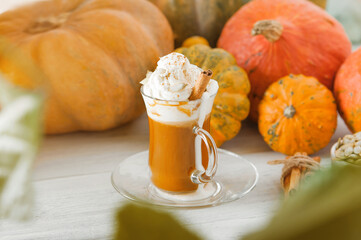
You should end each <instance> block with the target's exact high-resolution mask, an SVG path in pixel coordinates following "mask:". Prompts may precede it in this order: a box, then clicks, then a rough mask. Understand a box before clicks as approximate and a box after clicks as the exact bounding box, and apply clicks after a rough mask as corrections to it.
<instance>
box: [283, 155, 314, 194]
mask: <svg viewBox="0 0 361 240" xmlns="http://www.w3.org/2000/svg"><path fill="white" fill-rule="evenodd" d="M295 155H300V156H306V157H308V156H307V153H305V152H303V153H296V154H295ZM289 158H290V157H287V158H286V159H289ZM312 159H313V160H314V161H316V162H318V163H320V161H321V158H320V157H313V158H312ZM308 171H309V169H307V168H305V167H293V168H292V170H291V173H290V174H289V176H287V177H285V179H284V190H285V195H286V196H287V195H292V194H293V193H294V192H296V189H297V187H298V184H299V183H300V181H301V179H302V177H304V175H305V174H306V173H307V172H308ZM287 178H288V179H287Z"/></svg>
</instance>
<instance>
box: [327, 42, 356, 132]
mask: <svg viewBox="0 0 361 240" xmlns="http://www.w3.org/2000/svg"><path fill="white" fill-rule="evenodd" d="M334 94H335V97H336V99H337V104H338V109H339V112H340V114H341V116H342V118H343V119H344V120H345V123H346V124H347V126H348V127H349V129H350V130H351V131H352V132H354V133H355V132H359V131H361V48H359V49H358V50H356V51H355V52H354V53H352V54H351V55H350V56H349V57H348V58H347V59H346V61H345V62H344V64H342V66H341V68H340V70H339V71H338V73H337V76H336V80H335V86H334Z"/></svg>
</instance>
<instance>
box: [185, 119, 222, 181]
mask: <svg viewBox="0 0 361 240" xmlns="http://www.w3.org/2000/svg"><path fill="white" fill-rule="evenodd" d="M193 133H194V134H196V135H197V136H199V137H201V139H202V141H203V142H204V144H205V145H206V148H207V152H208V167H207V169H206V171H201V170H198V169H196V170H195V171H194V172H193V173H192V175H191V180H192V182H193V183H196V184H202V183H208V182H211V181H212V180H213V177H214V175H215V174H216V171H217V167H218V150H217V145H216V143H215V141H214V140H213V138H212V136H211V135H210V134H209V133H208V132H207V131H206V130H204V129H202V128H200V127H197V126H195V127H194V128H193Z"/></svg>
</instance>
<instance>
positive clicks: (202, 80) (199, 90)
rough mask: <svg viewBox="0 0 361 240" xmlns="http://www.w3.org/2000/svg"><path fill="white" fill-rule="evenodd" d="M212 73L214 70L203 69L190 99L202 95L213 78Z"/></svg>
mask: <svg viewBox="0 0 361 240" xmlns="http://www.w3.org/2000/svg"><path fill="white" fill-rule="evenodd" d="M212 75H213V72H212V71H211V70H209V69H208V70H207V71H203V72H202V73H201V75H199V78H198V79H197V81H196V84H195V86H194V88H193V91H192V94H191V96H190V97H189V100H196V99H200V98H201V97H202V95H203V93H204V91H205V90H206V88H207V85H208V83H209V81H210V80H211V77H212Z"/></svg>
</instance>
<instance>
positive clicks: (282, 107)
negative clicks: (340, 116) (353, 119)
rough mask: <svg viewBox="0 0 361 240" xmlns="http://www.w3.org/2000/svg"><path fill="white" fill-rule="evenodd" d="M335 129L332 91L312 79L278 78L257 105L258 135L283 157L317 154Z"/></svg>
mask: <svg viewBox="0 0 361 240" xmlns="http://www.w3.org/2000/svg"><path fill="white" fill-rule="evenodd" d="M336 126H337V109H336V103H335V99H334V97H333V95H332V92H331V91H330V90H328V89H327V88H326V87H325V86H324V85H322V84H321V83H320V82H319V81H318V80H317V79H315V78H313V77H305V76H303V75H297V76H295V75H289V76H287V77H284V78H281V79H280V80H279V81H278V82H275V83H273V84H272V85H271V86H270V87H269V88H268V89H267V91H266V92H265V95H264V98H263V99H262V101H261V103H260V105H259V120H258V127H259V131H260V133H261V134H262V136H263V138H264V140H265V141H266V142H267V143H268V144H269V146H270V147H271V148H272V149H273V150H275V151H277V152H281V153H284V154H286V155H293V154H295V153H297V152H306V153H307V154H313V153H315V152H317V151H318V150H320V149H321V148H323V147H325V146H327V144H328V143H329V142H330V139H331V137H332V135H333V133H334V132H335V130H336Z"/></svg>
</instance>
